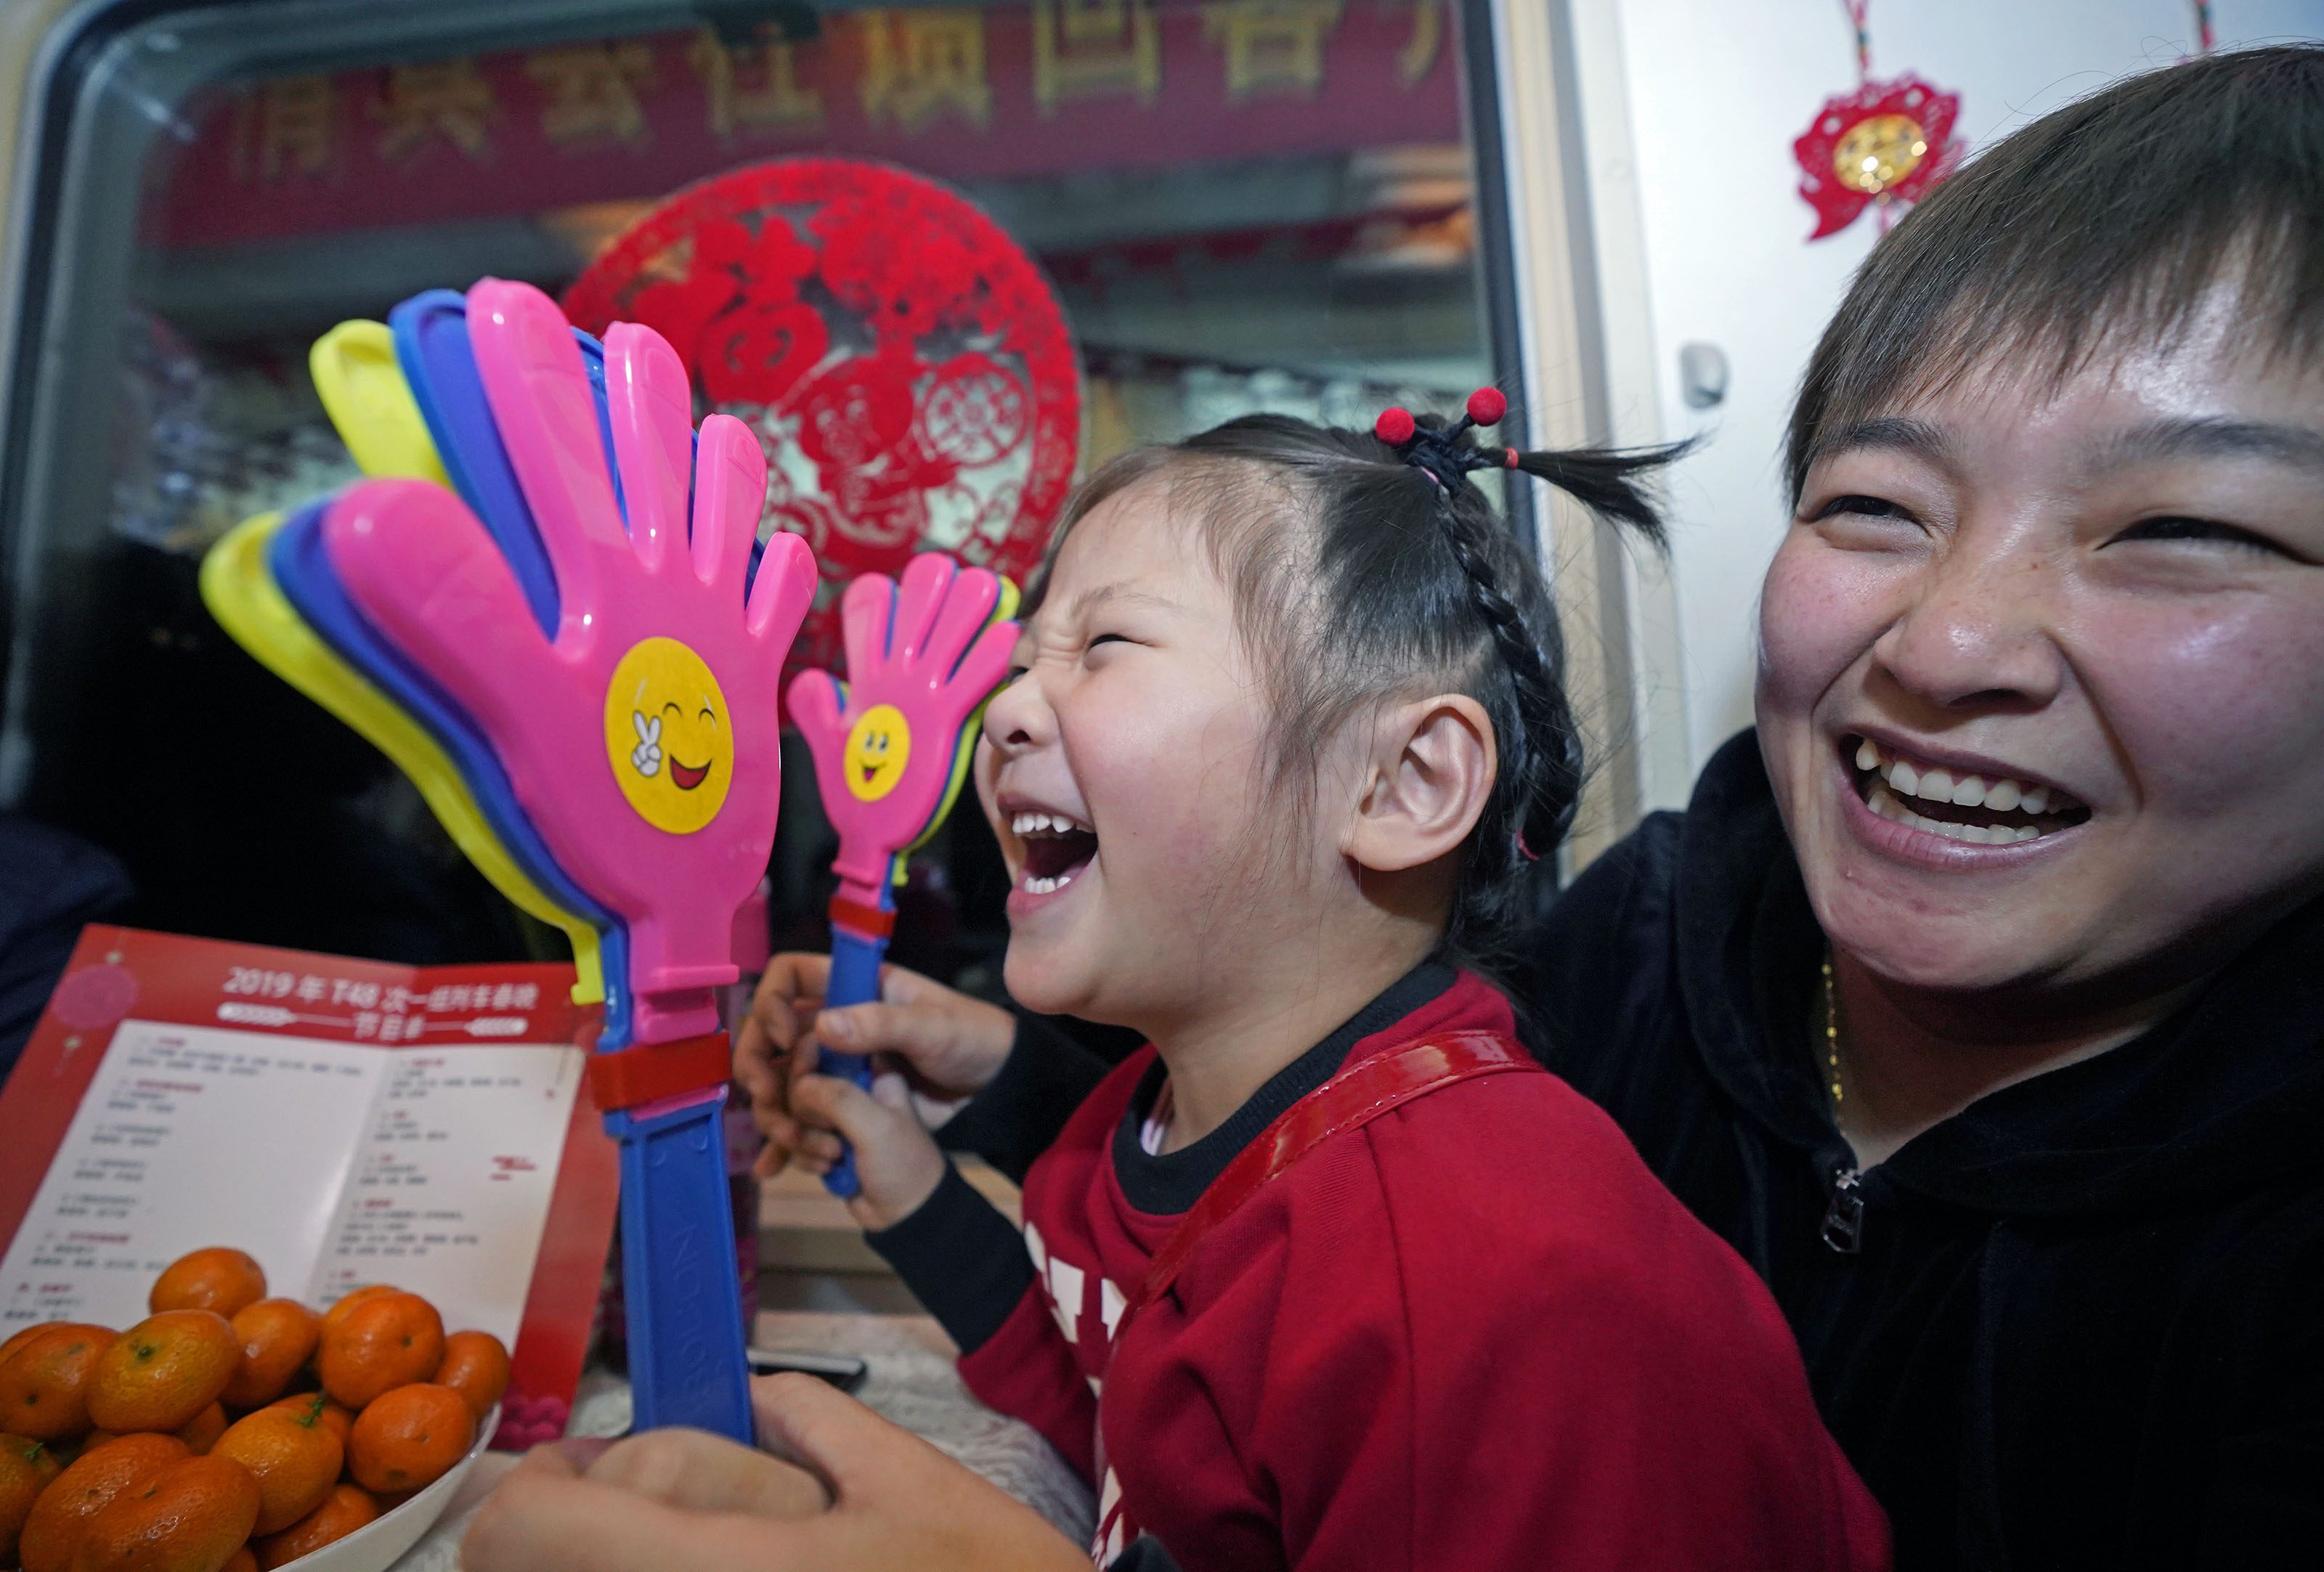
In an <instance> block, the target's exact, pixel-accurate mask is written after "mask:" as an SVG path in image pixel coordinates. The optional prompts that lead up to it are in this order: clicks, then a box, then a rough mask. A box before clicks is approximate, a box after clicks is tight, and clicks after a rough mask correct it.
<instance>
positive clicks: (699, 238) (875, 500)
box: [564, 159, 1081, 683]
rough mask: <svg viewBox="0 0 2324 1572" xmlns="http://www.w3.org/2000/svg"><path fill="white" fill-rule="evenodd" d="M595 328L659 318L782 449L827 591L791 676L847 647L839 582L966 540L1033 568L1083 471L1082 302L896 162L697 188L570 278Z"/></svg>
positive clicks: (946, 193)
mask: <svg viewBox="0 0 2324 1572" xmlns="http://www.w3.org/2000/svg"><path fill="white" fill-rule="evenodd" d="M564 304H565V313H566V315H567V317H571V318H572V320H573V323H574V325H575V326H577V327H581V328H584V329H586V331H588V332H591V333H599V334H602V333H603V332H604V329H605V326H606V325H607V324H608V323H611V322H615V321H622V322H640V323H643V324H644V325H645V326H649V327H650V328H652V329H653V330H654V331H655V332H657V333H659V334H660V335H661V336H663V337H664V338H667V339H668V340H669V342H670V344H671V345H672V346H673V347H674V348H676V349H677V351H678V354H679V356H680V357H681V358H683V359H684V360H685V362H686V363H687V369H688V370H689V371H691V372H692V373H693V375H694V378H695V382H696V385H697V386H698V387H699V388H700V389H701V391H702V392H703V393H704V394H705V396H706V397H707V398H708V400H710V402H711V404H712V405H713V406H715V408H716V409H721V410H723V411H724V412H725V413H727V414H730V415H733V416H735V417H737V418H740V419H742V421H743V422H744V423H745V424H746V425H748V426H749V427H751V428H752V430H753V431H756V432H757V433H758V434H759V441H760V444H761V446H763V447H764V448H765V449H766V451H767V466H768V476H767V518H766V520H765V522H764V523H762V525H761V533H764V532H765V529H766V526H767V525H768V524H771V525H772V526H773V527H775V528H777V529H791V530H795V531H797V532H798V533H799V534H801V535H804V536H806V537H807V543H808V544H809V545H810V546H812V547H814V548H815V555H816V562H817V564H819V565H820V566H821V568H822V571H823V580H824V587H823V591H822V593H820V594H819V595H818V596H817V599H816V609H815V610H814V611H812V612H811V613H809V615H808V617H807V624H806V626H805V627H804V628H803V629H802V630H800V633H799V640H798V644H797V645H795V646H794V647H793V648H792V650H791V658H790V663H789V667H788V670H787V672H786V676H785V681H786V683H788V675H789V672H794V671H798V670H799V669H802V668H806V667H817V668H822V669H825V670H830V669H835V668H836V667H837V666H839V665H840V664H841V660H842V647H841V642H840V634H839V622H838V605H837V598H838V591H839V588H840V587H841V586H842V585H844V584H845V583H846V582H847V581H848V580H850V579H853V578H854V577H855V576H857V575H860V574H866V573H884V574H889V575H895V574H899V573H901V572H902V571H903V567H904V564H905V563H906V562H907V561H908V559H909V558H910V557H911V555H912V554H913V553H914V552H915V551H918V550H924V549H930V548H933V549H938V550H944V551H949V552H951V553H953V554H954V556H958V557H960V558H961V559H962V560H963V561H965V562H969V563H973V564H975V565H981V566H984V567H990V568H991V569H993V570H994V571H995V572H998V573H1002V574H1006V575H1010V576H1011V577H1013V578H1015V579H1017V580H1019V582H1022V581H1023V580H1024V578H1025V577H1026V575H1028V574H1029V573H1030V572H1031V571H1032V570H1033V568H1034V567H1035V566H1036V565H1037V564H1038V563H1039V562H1040V559H1041V553H1042V551H1043V550H1044V548H1045V547H1047V544H1048V538H1049V531H1050V528H1051V526H1052V525H1053V524H1054V523H1055V521H1056V516H1057V512H1058V510H1059V509H1060V507H1061V506H1062V505H1063V503H1064V501H1065V492H1066V489H1067V488H1068V487H1069V486H1070V485H1071V484H1072V483H1073V474H1074V454H1075V451H1076V449H1077V446H1078V445H1079V442H1080V439H1081V380H1080V375H1079V372H1078V370H1077V368H1076V366H1075V363H1074V347H1073V341H1072V339H1071V338H1070V337H1068V336H1067V335H1066V332H1065V315H1064V313H1063V311H1061V310H1060V309H1059V308H1058V305H1057V300H1056V295H1055V294H1054V293H1052V292H1051V290H1050V289H1049V285H1048V282H1047V280H1045V279H1044V278H1043V277H1042V276H1041V272H1040V270H1039V269H1038V268H1037V267H1036V266H1035V265H1034V262H1033V261H1032V259H1031V258H1030V257H1028V255H1026V253H1024V251H1023V250H1022V249H1021V248H1020V247H1019V245H1018V244H1016V242H1014V241H1013V240H1011V239H1010V237H1009V235H1008V234H1006V233H1004V232H1003V231H1002V230H1001V227H1000V225H996V224H994V223H993V222H992V220H991V219H990V218H988V217H986V216H984V215H983V214H982V212H980V211H978V210H977V209H976V208H975V207H972V206H971V205H970V204H969V203H968V202H967V201H966V200H965V199H964V198H961V197H959V196H957V195H955V194H954V193H953V192H952V191H950V190H947V189H946V188H944V187H942V186H939V185H936V183H935V182H933V181H930V180H927V179H922V178H921V177H919V176H918V175H913V174H909V173H907V172H906V171H904V170H899V169H895V168H893V167H891V166H889V165H886V164H876V163H866V162H859V161H852V160H844V159H784V160H778V161H772V162H768V163H761V164H754V165H751V166H748V167H745V168H743V169H739V170H733V171H731V172H729V173H727V174H724V175H720V176H718V177H716V178H715V179H708V180H705V181H703V182H701V183H700V184H698V185H695V186H690V187H688V188H686V189H685V190H683V191H680V192H678V194H677V195H676V196H674V197H672V198H670V199H669V201H667V202H665V203H663V204H662V205H661V206H660V207H657V208H655V209H654V210H653V211H652V212H651V213H650V214H648V215H647V216H645V217H643V218H641V219H640V220H639V221H638V222H637V223H636V224H634V225H632V226H631V227H630V228H629V229H628V230H627V231H626V232H625V233H624V234H622V236H621V238H620V239H618V240H616V241H615V242H614V243H613V245H612V246H610V247H609V248H607V250H606V251H605V253H604V254H603V255H602V256H600V257H599V258H598V259H597V260H596V261H595V262H592V263H591V264H590V266H589V268H588V270H587V271H585V272H584V273H582V275H581V276H580V277H579V278H578V279H576V280H574V282H573V286H572V288H571V289H569V290H567V291H566V295H565V301H564Z"/></svg>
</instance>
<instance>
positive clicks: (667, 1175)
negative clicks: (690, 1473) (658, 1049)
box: [605, 1086, 755, 1447]
mask: <svg viewBox="0 0 2324 1572" xmlns="http://www.w3.org/2000/svg"><path fill="white" fill-rule="evenodd" d="M725 1108H726V1089H725V1088H724V1087H723V1086H721V1087H715V1088H713V1089H711V1090H710V1091H709V1092H708V1093H706V1094H705V1095H704V1096H703V1097H702V1098H701V1099H699V1100H697V1101H693V1102H688V1103H687V1104H685V1105H683V1106H681V1107H678V1108H668V1107H666V1106H661V1105H655V1104H647V1105H645V1107H644V1108H641V1109H639V1110H637V1111H635V1112H634V1113H632V1112H625V1111H618V1110H617V1111H615V1112H613V1113H609V1114H607V1115H606V1116H605V1130H606V1133H607V1134H608V1135H612V1136H613V1138H614V1139H615V1140H617V1141H619V1142H620V1143H621V1147H622V1297H623V1299H624V1300H625V1301H626V1307H627V1310H628V1313H629V1334H630V1388H631V1392H632V1395H633V1398H634V1401H635V1404H636V1415H637V1417H636V1419H635V1420H634V1421H633V1422H632V1425H631V1429H632V1431H633V1432H634V1431H639V1430H654V1429H657V1428H659V1426H662V1425H690V1426H692V1427H694V1428H695V1429H696V1430H708V1431H710V1432H711V1433H712V1434H714V1435H720V1436H724V1437H727V1438H728V1439H732V1440H736V1441H740V1442H741V1443H742V1445H744V1446H746V1447H748V1446H752V1445H754V1444H755V1437H754V1433H753V1430H752V1420H751V1370H750V1363H749V1360H748V1359H747V1358H746V1357H745V1356H744V1353H743V1348H744V1340H743V1328H742V1296H741V1295H740V1294H739V1293H738V1292H736V1289H735V1283H734V1213H733V1208H732V1207H731V1205H730V1204H729V1202H728V1198H727V1190H726V1147H725V1139H724V1129H723V1127H722V1124H721V1118H722V1116H723V1115H724V1112H725Z"/></svg>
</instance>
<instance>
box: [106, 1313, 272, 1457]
mask: <svg viewBox="0 0 2324 1572" xmlns="http://www.w3.org/2000/svg"><path fill="white" fill-rule="evenodd" d="M241 1358H242V1349H241V1347H239V1346H238V1345H237V1344H236V1343H235V1340H234V1328H233V1327H232V1326H231V1325H229V1324H228V1323H227V1321H226V1318H225V1317H224V1316H222V1315H219V1314H218V1313H217V1311H216V1310H163V1311H162V1312H161V1314H159V1315H155V1316H148V1317H146V1318H145V1319H143V1320H142V1321H140V1322H138V1323H137V1324H136V1325H135V1326H134V1327H132V1328H129V1329H128V1330H127V1331H125V1332H124V1333H122V1334H121V1336H120V1337H119V1338H116V1339H115V1341H114V1342H113V1344H112V1345H111V1346H110V1347H107V1348H106V1350H105V1352H104V1353H103V1354H102V1355H100V1356H98V1358H97V1372H96V1374H94V1375H92V1376H91V1377H90V1378H89V1384H88V1417H89V1418H90V1420H93V1421H95V1422H96V1424H97V1427H98V1428H99V1429H102V1430H176V1429H178V1427H180V1425H183V1424H185V1423H186V1422H187V1421H188V1420H191V1419H193V1418H194V1417H195V1416H196V1415H198V1414H199V1413H200V1412H201V1411H202V1410H204V1409H206V1408H208V1407H209V1405H210V1404H212V1403H214V1402H217V1400H218V1394H219V1393H223V1392H224V1391H226V1382H227V1381H228V1380H230V1379H231V1378H232V1377H233V1375H234V1371H235V1365H236V1364H238V1363H239V1362H240V1360H241Z"/></svg>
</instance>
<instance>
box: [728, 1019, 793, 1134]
mask: <svg viewBox="0 0 2324 1572" xmlns="http://www.w3.org/2000/svg"><path fill="white" fill-rule="evenodd" d="M778 1052H779V1050H778V1049H777V1048H776V1047H775V1044H774V1042H773V1040H772V1039H771V1038H770V1037H769V1036H768V1035H767V1029H766V1028H765V1027H764V1026H761V1025H760V1024H759V1018H758V1015H757V1012H756V1011H755V1010H754V1011H753V1012H752V1014H750V1015H748V1016H743V1017H742V1026H741V1027H740V1028H739V1029H738V1030H737V1031H736V1032H735V1034H734V1070H733V1074H734V1080H735V1081H736V1082H737V1083H738V1084H740V1085H741V1087H742V1089H743V1090H744V1091H746V1092H749V1093H750V1094H751V1106H752V1109H753V1110H755V1109H757V1108H759V1107H760V1105H761V1104H766V1105H768V1106H770V1107H771V1106H772V1105H773V1104H774V1103H775V1101H776V1100H777V1099H779V1097H780V1096H781V1093H782V1084H783V1078H782V1076H781V1074H780V1073H779V1071H777V1070H776V1069H775V1057H776V1054H777V1053H778Z"/></svg>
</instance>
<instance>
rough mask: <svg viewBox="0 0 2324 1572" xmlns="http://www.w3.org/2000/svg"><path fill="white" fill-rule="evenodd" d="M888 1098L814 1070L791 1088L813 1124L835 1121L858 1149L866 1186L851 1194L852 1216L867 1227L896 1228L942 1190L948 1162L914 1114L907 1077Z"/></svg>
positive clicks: (895, 1081) (859, 1173)
mask: <svg viewBox="0 0 2324 1572" xmlns="http://www.w3.org/2000/svg"><path fill="white" fill-rule="evenodd" d="M881 1079H883V1080H887V1081H889V1082H890V1083H891V1085H890V1089H889V1090H888V1091H887V1093H886V1095H885V1096H884V1097H874V1096H873V1095H872V1094H871V1093H870V1092H867V1091H865V1090H864V1089H862V1087H859V1086H857V1085H856V1084H855V1083H854V1082H853V1081H850V1080H839V1079H838V1078H837V1077H835V1076H829V1075H811V1076H809V1077H807V1079H806V1080H802V1081H800V1082H799V1083H798V1085H797V1086H795V1087H793V1088H792V1089H791V1097H792V1099H793V1100H794V1102H795V1103H796V1104H797V1105H798V1108H799V1111H800V1112H801V1113H802V1114H803V1115H804V1116H805V1117H807V1119H808V1120H809V1121H810V1122H812V1123H816V1124H825V1125H829V1126H831V1127H833V1128H834V1129H836V1130H837V1131H838V1132H839V1133H840V1134H841V1135H844V1136H846V1137H847V1140H848V1142H849V1144H850V1145H853V1147H854V1149H855V1174H856V1178H857V1179H858V1181H861V1183H862V1191H861V1192H860V1193H859V1194H857V1195H855V1196H853V1197H852V1198H850V1199H849V1200H848V1203H847V1210H848V1213H849V1215H850V1216H852V1217H853V1218H855V1220H856V1221H857V1222H859V1223H861V1224H862V1225H863V1226H864V1227H867V1228H873V1229H878V1228H890V1227H895V1225H896V1224H898V1223H899V1222H901V1221H903V1219H904V1218H908V1217H909V1216H910V1215H911V1214H912V1213H913V1212H915V1211H917V1210H918V1209H919V1206H920V1203H921V1202H923V1201H925V1200H927V1199H928V1197H929V1196H930V1195H932V1194H934V1193H935V1192H936V1186H937V1184H938V1183H940V1182H941V1181H943V1179H944V1176H945V1167H946V1164H945V1155H944V1154H943V1153H941V1152H939V1151H937V1150H936V1143H935V1142H934V1141H933V1140H931V1139H929V1137H928V1133H927V1131H926V1130H924V1129H922V1128H921V1127H920V1122H919V1120H918V1119H917V1118H915V1117H913V1116H912V1109H911V1098H910V1094H909V1092H908V1089H906V1088H905V1087H904V1085H903V1081H902V1077H900V1076H896V1075H889V1076H885V1077H882V1078H881Z"/></svg>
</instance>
